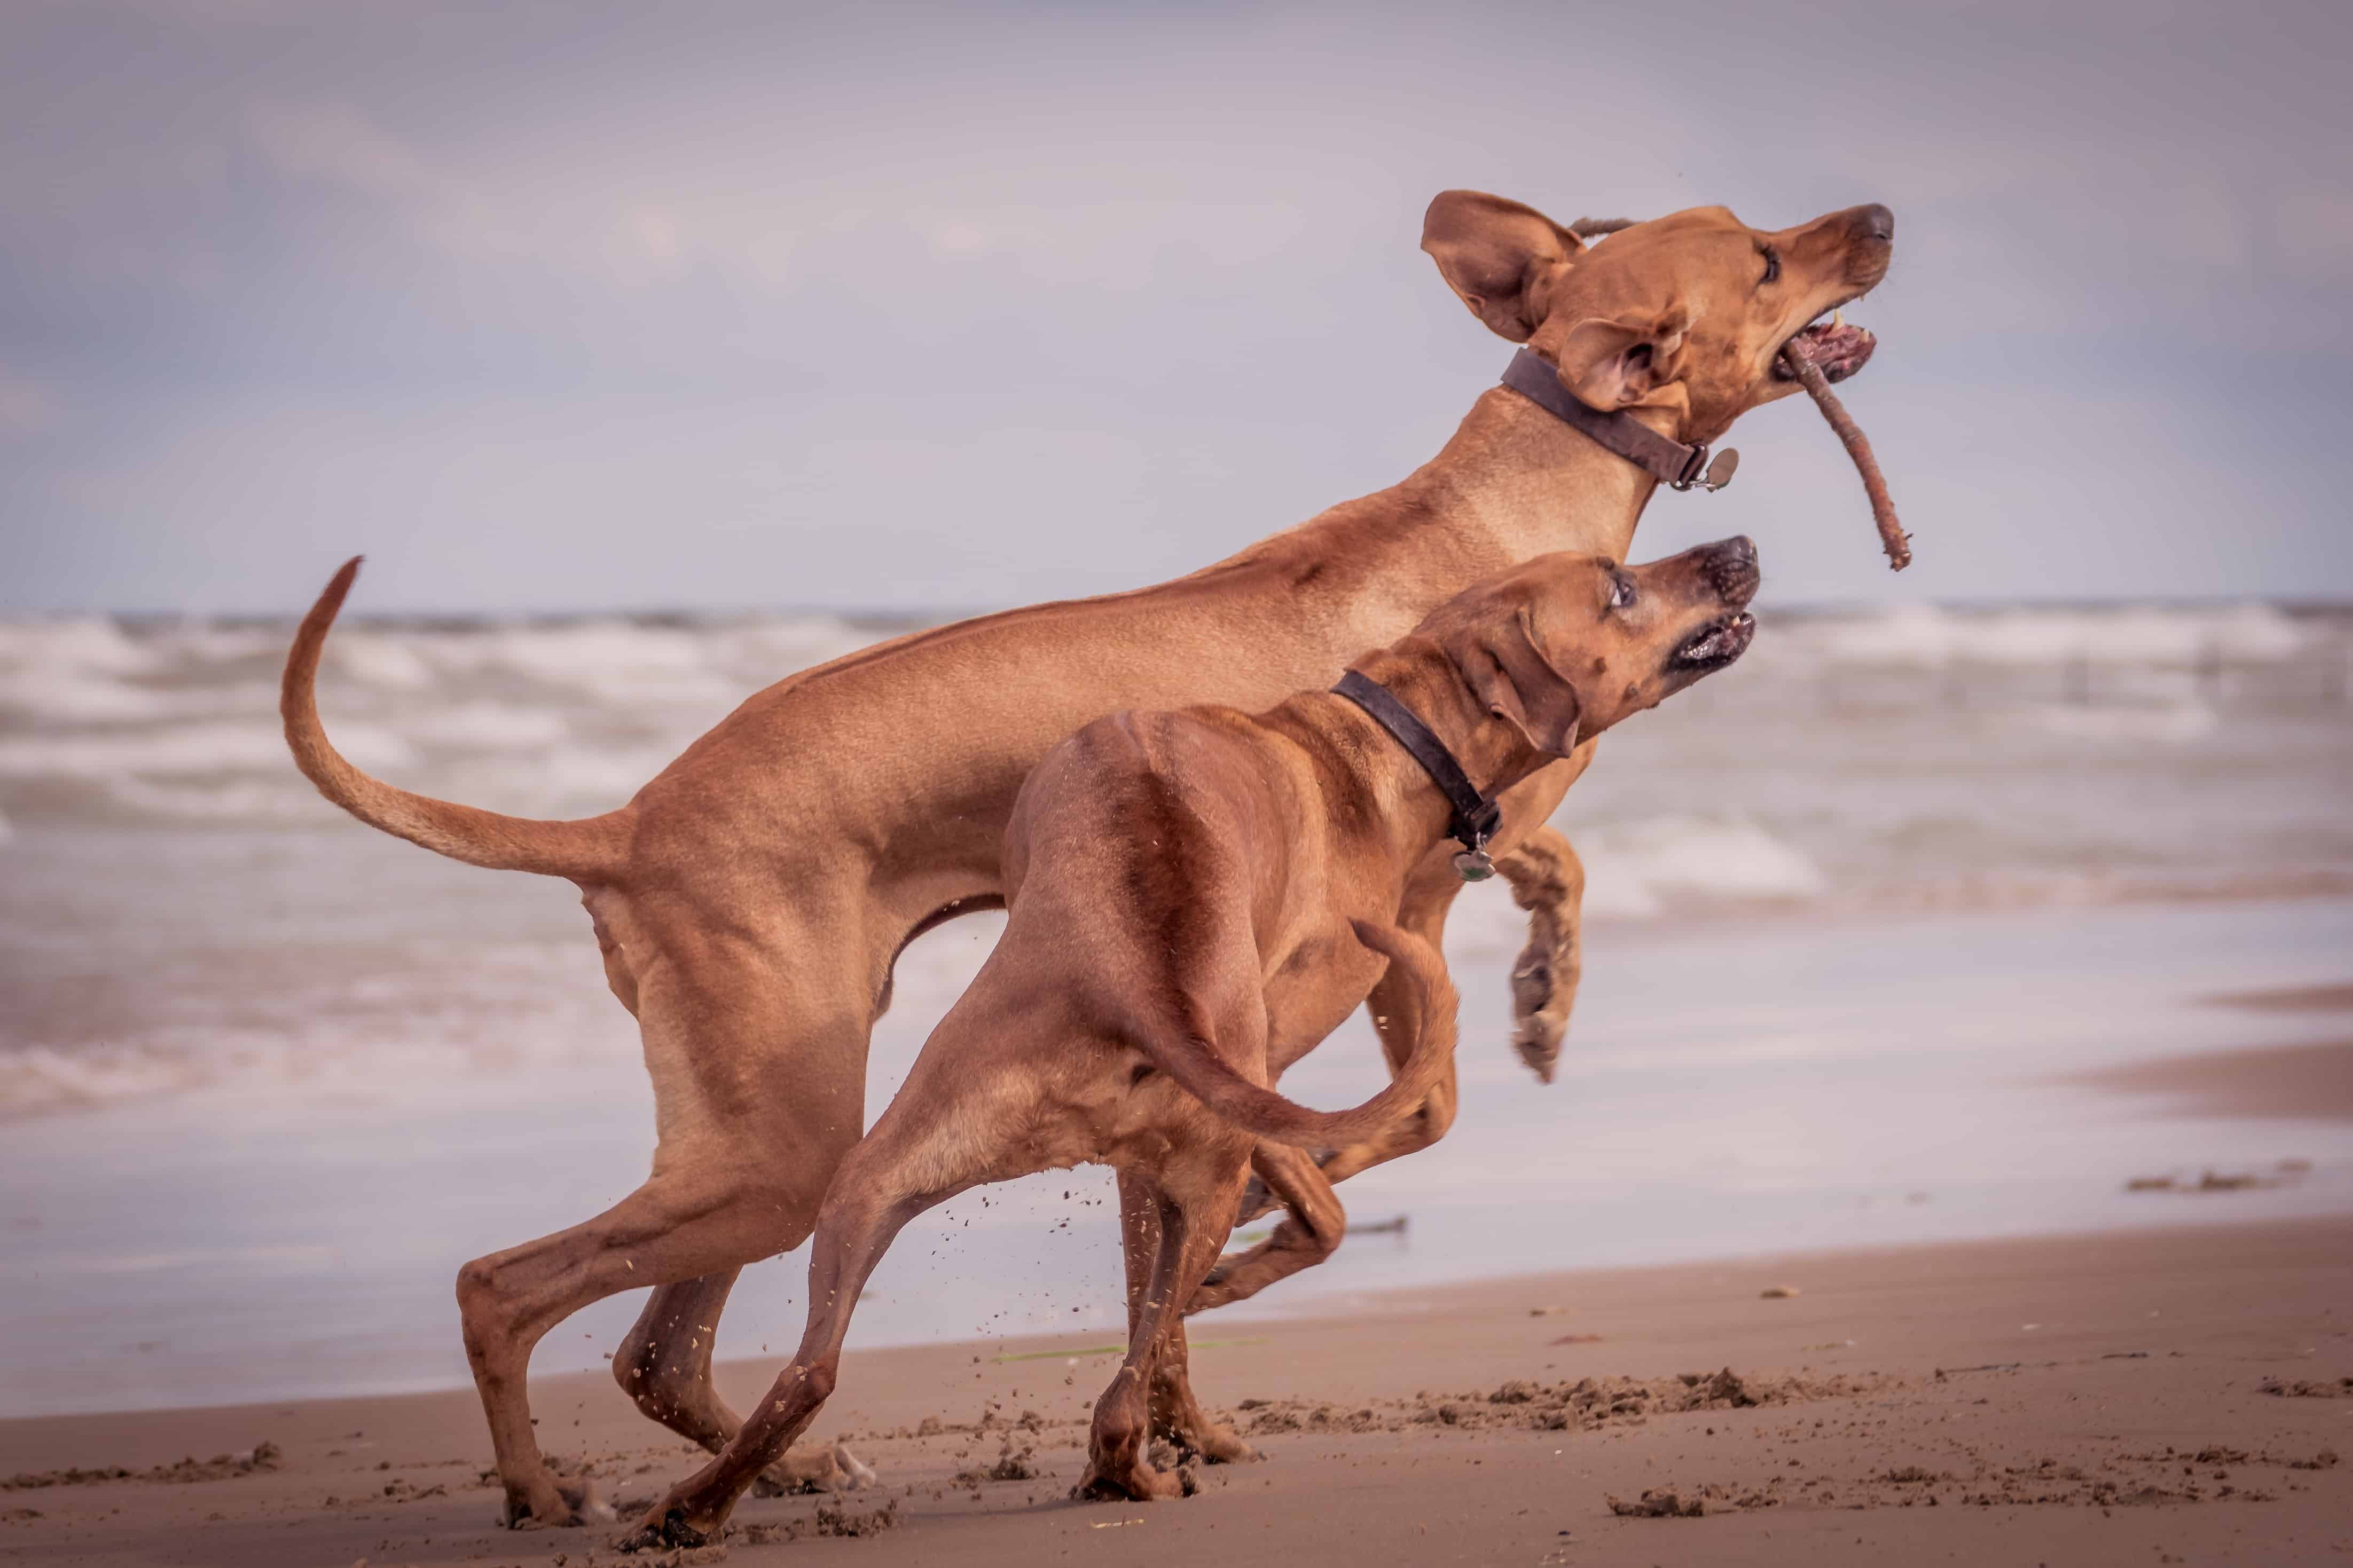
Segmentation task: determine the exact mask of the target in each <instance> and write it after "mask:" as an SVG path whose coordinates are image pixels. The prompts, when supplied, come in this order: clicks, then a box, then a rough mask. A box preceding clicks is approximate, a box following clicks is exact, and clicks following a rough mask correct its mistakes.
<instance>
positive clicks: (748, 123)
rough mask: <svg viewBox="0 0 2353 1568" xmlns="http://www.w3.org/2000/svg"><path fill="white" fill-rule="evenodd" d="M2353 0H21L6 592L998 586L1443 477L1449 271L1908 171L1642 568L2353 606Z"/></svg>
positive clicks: (416, 600)
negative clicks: (1458, 249) (1654, 563)
mask: <svg viewBox="0 0 2353 1568" xmlns="http://www.w3.org/2000/svg"><path fill="white" fill-rule="evenodd" d="M2348 58H2353V8H2348V7H2347V6H2345V5H2341V4H2337V5H2260V4H2258V5H2244V4H2240V5H2204V4H2167V3H2165V0H2154V3H2147V0H2136V3H2133V4H2124V3H2122V0H2098V3H2094V4H2057V5H2053V4H2051V3H2049V0H2036V3H2033V4H2025V3H2019V0H1994V3H1992V4H1989V5H1971V6H1966V7H1964V6H1953V5H1891V4H1887V3H1885V0H1819V3H1801V4H1789V3H1775V4H1761V5H1751V4H1736V5H1708V4H1700V3H1695V0H1654V3H1647V4H1644V5H1622V4H1611V5H1572V4H1545V5H1526V6H1493V5H1476V4H1472V5H1464V4H1460V3H1457V0H1446V3H1443V4H1437V3H1429V4H1420V5H1383V6H1366V5H1348V6H1331V7H1318V6H1309V5H1222V6H1219V5H1187V6H1181V7H1167V8H1143V7H1137V6H1130V5H1075V4H1072V5H1039V6H1003V5H954V6H944V7H939V8H935V9H928V8H911V7H902V6H885V5H857V6H839V7H827V6H818V5H783V4H774V3H757V0H745V3H730V0H691V3H681V4H669V5H643V4H639V3H636V0H629V3H621V4H558V3H553V0H549V3H539V4H522V3H516V4H508V5H480V4H443V3H440V0H403V3H401V4H397V5H393V4H382V5H375V4H371V5H358V4H352V5H335V4H331V3H327V0H12V3H10V4H9V5H7V6H6V8H5V13H0V467H4V468H5V472H0V543H4V544H5V561H6V563H7V564H6V567H5V570H0V608H14V609H26V608H35V609H40V608H67V607H121V608H151V609H190V610H281V611H282V610H288V609H292V608H295V607H299V606H300V605H301V604H303V603H304V602H306V601H307V600H308V598H309V597H310V595H311V594H312V593H313V592H314V591H315V589H316V588H317V586H318V584H319V583H320V582H321V581H322V579H323V578H324V576H325V575H326V574H327V573H328V572H329V571H330V570H331V569H332V566H333V564H334V563H336V562H337V561H339V560H340V559H341V558H342V557H343V556H345V555H347V554H350V553H353V552H359V551H365V552H368V554H369V555H370V557H371V563H372V565H371V572H370V574H369V576H368V578H367V579H366V580H365V582H364V584H363V587H362V604H363V605H364V607H365V608H368V609H507V608H537V609H554V608H596V607H609V606H652V605H680V606H712V607H724V606H748V605H842V606H881V605H901V606H908V605H940V606H961V605H998V604H1006V603H1014V602H1020V601H1026V600H1032V599H1039V598H1045V597H1053V596H1060V595H1072V594H1082V593H1091V592H1097V591H1102V590H1106V589H1113V588H1119V587H1125V586H1129V585H1133V584H1139V583H1143V582H1148V581H1152V580H1154V579H1156V578H1159V577H1164V576H1167V575H1170V574H1175V573H1177V572H1181V571H1185V570H1187V569H1190V568H1191V567H1193V566H1196V565H1198V564H1200V563H1204V562H1207V561H1209V560H1211V559H1213V558H1215V557H1216V556H1218V555H1220V554H1222V553H1224V552H1228V551H1229V550H1230V549H1232V548H1234V547H1236V546H1238V545H1240V544H1241V543H1244V542H1247V541H1249V540H1250V539H1253V538H1256V537H1258V536H1260V535H1261V534H1264V533H1266V532H1269V531H1273V530H1275V529H1277V528H1281V527H1283V526H1287V525H1288V524H1290V523H1292V522H1294V521H1298V520H1300V519H1302V518H1303V517H1306V516H1308V515H1310V514H1312V513H1313V512H1314V511H1316V510H1320V509H1321V508H1323V507H1324V506H1325V505H1328V504H1330V503H1331V502H1333V501H1335V500H1340V499H1342V498H1344V497H1346V496H1349V495H1354V494H1357V493H1361V492H1363V491H1366V490H1370V489H1377V488H1379V487H1381V486H1383V485H1386V484H1388V483H1390V482H1392V481H1394V480H1395V479H1398V478H1399V477H1401V476H1402V475H1403V474H1405V473H1406V472H1407V471H1409V469H1410V468H1412V467H1413V466H1414V465H1416V464H1417V463H1419V461H1421V460H1422V459H1423V458H1426V457H1428V456H1429V455H1430V453H1432V452H1434V451H1435V450H1436V449H1437V447H1438V446H1439V445H1440V442H1441V441H1442V440H1443V439H1444V437H1445V436H1446V434H1447V432H1448V431H1449V430H1450V429H1451V427H1452V426H1453V424H1454V422H1455V421H1456V420H1457V419H1458V418H1459V417H1460V416H1461V413H1462V411H1463V410H1464V409H1466V408H1467V407H1468V406H1469V405H1470V403H1471V401H1472V398H1473V397H1474V396H1475V395H1477V394H1478V393H1479V392H1480V390H1481V389H1482V387H1484V386H1485V385H1487V384H1490V383H1491V382H1492V381H1493V378H1494V376H1495V375H1496V374H1498V373H1499V372H1500V371H1501V369H1502V367H1503V364H1504V361H1505V359H1506V358H1507V356H1508V350H1507V349H1506V347H1505V345H1504V344H1503V343H1502V342H1499V341H1497V340H1495V339H1494V338H1493V337H1490V336H1489V335H1488V334H1487V333H1486V331H1484V330H1483V329H1482V327H1481V326H1480V325H1479V324H1478V323H1477V322H1476V321H1473V320H1472V317H1471V316H1470V314H1469V313H1468V312H1467V311H1465V310H1463V309H1462V308H1461V305H1460V304H1459V303H1457V302H1456V300H1454V299H1453V298H1452V296H1451V295H1450V294H1448V293H1447V291H1446V289H1445V288H1444V286H1443V285H1442V284H1441V283H1440V280H1439V278H1438V276H1437V273H1436V270H1435V269H1434V268H1432V267H1431V266H1430V262H1429V260H1428V258H1425V257H1424V256H1422V255H1421V254H1420V253H1419V250H1418V249H1417V241H1418V238H1419V224H1420V217H1421V211H1422V208H1423V206H1424V205H1425V204H1426V203H1427V201H1428V200H1429V198H1430V195H1432V194H1433V193H1434V192H1436V191H1438V190H1440V189H1442V188H1444V187H1447V186H1451V185H1469V186H1475V187H1480V188H1483V189H1487V190H1493V191H1497V192H1501V193H1504V194H1505V195H1511V196H1514V197H1517V198H1520V199H1522V200H1525V201H1528V202H1530V203H1533V204H1535V205H1537V206H1540V207H1542V208H1544V209H1546V211H1548V212H1550V213H1551V214H1553V216H1556V217H1557V218H1560V219H1562V220H1563V221H1566V220H1567V219H1569V218H1572V217H1575V216H1578V215H1580V214H1587V213H1590V214H1597V215H1618V214H1630V215H1634V216H1648V215H1655V214H1659V213H1662V212H1666V211H1670V210H1672V209H1675V208H1680V207H1684V206H1690V205H1698V204H1702V203H1723V204H1725V205H1730V206H1731V207H1733V208H1734V209H1735V210H1736V212H1738V213H1739V214H1740V215H1741V216H1743V217H1744V218H1746V219H1747V220H1748V221H1750V222H1752V223H1756V224H1759V225H1762V226H1783V225H1786V224H1789V223H1793V222H1796V221H1799V219H1802V218H1806V217H1810V216H1813V215H1815V214H1817V213H1820V212H1821V211H1824V210H1826V209H1829V208H1832V207H1839V206H1844V205H1850V204H1852V203H1855V202H1859V201H1865V200H1881V201H1885V202H1887V203H1888V204H1890V205H1892V206H1894V209H1895V211H1896V214H1897V220H1898V241H1897V249H1896V263H1895V269H1894V275H1893V276H1892V278H1891V279H1890V280H1889V282H1888V284H1887V285H1886V286H1885V287H1883V289H1881V290H1879V291H1878V292H1877V293H1875V294H1874V295H1873V297H1872V298H1871V299H1870V300H1868V301H1867V302H1866V304H1865V305H1864V306H1863V307H1862V309H1861V310H1856V311H1853V312H1851V314H1852V315H1853V316H1854V317H1855V318H1856V319H1860V320H1862V321H1866V322H1867V323H1868V324H1870V325H1871V326H1873V327H1874V328H1875V329H1877V330H1878V331H1879V332H1880V333H1881V338H1882V344H1881V350H1880V354H1879V357H1878V359H1877V361H1876V362H1875V363H1873V365H1872V367H1871V368H1870V369H1869V370H1868V371H1867V372H1865V373H1864V374H1863V375H1862V376H1861V377H1859V378H1858V379H1857V380H1855V381H1854V382H1852V383H1851V384H1849V385H1848V387H1847V389H1846V391H1847V401H1848V405H1849V406H1850V407H1851V408H1852V409H1853V410H1854V412H1855V413H1856V415H1857V416H1859V417H1860V419H1861V420H1862V423H1863V425H1864V426H1865V428H1866V429H1868V430H1869V431H1870V432H1871V434H1872V436H1873V438H1874V441H1875V442H1876V444H1877V447H1878V448H1879V451H1880V455H1881V457H1882V459H1883V463H1884V465H1885V467H1886V468H1887V470H1888V473H1889V475H1890V477H1891V479H1892V482H1893V486H1894V491H1895V495H1896V499H1897V500H1898V502H1899V504H1900V505H1901V507H1902V508H1903V510H1904V511H1905V517H1906V519H1907V521H1909V523H1910V525H1911V526H1912V528H1913V531H1914V532H1915V547H1916V549H1917V552H1918V563H1917V564H1915V566H1914V567H1913V568H1912V570H1911V571H1909V572H1907V573H1905V574H1903V575H1902V576H1901V577H1890V575H1889V574H1888V573H1887V572H1886V570H1885V567H1884V565H1883V563H1882V562H1881V560H1880V557H1879V552H1878V550H1877V546H1876V544H1875V542H1874V540H1873V533H1872V529H1871V524H1870V521H1869V518H1868V515H1867V513H1866V511H1865V509H1864V506H1863V502H1862V496H1861V493H1860V489H1859V487H1858V485H1857V484H1856V482H1855V479H1854V478H1853V475H1852V471H1851V470H1850V469H1849V468H1847V467H1846V465H1845V463H1844V460H1843V458H1841V455H1840V453H1839V452H1838V449H1837V447H1836V445H1835V443H1834V441H1833V440H1832V438H1831V436H1830V434H1829V432H1828V430H1827V429H1826V428H1825V427H1824V426H1823V425H1822V424H1821V422H1820V419H1818V418H1817V417H1815V416H1814V414H1813V412H1812V411H1811V409H1810V407H1809V406H1808V405H1806V404H1805V403H1804V401H1803V400H1802V399H1799V400H1792V401H1789V402H1785V403H1782V404H1778V405H1774V406H1773V407H1771V408H1769V409H1767V410H1765V411H1763V412H1762V413H1760V414H1758V415H1757V416H1752V417H1751V418H1750V419H1748V420H1747V421H1746V422H1744V424H1743V425H1742V426H1741V427H1740V430H1739V433H1738V435H1737V437H1736V441H1737V444H1738V445H1739V446H1740V447H1742V448H1743V453H1744V456H1745V458H1746V465H1745V466H1744V468H1743V469H1742V472H1741V478H1740V482H1739V483H1738V484H1737V485H1736V486H1735V487H1734V488H1733V489H1730V490H1728V491H1726V492H1725V494H1723V495H1721V496H1716V497H1700V496H1697V495H1692V496H1672V495H1662V497H1661V498H1660V499H1659V500H1657V501H1655V502H1654V503H1653V505H1652V507H1651V512H1650V514H1649V517H1648V520H1647V521H1646V522H1645V525H1644V531H1643V538H1642V542H1641V544H1639V545H1638V547H1637V553H1638V554H1651V553H1660V552H1664V551H1666V550H1668V549H1670V548H1673V547H1675V546H1677V545H1679V544H1680V543H1683V542H1688V541H1690V540H1693V539H1697V538H1706V537H1715V536H1717V535H1720V534H1723V533H1727V532H1730V531H1735V530H1745V531H1748V532H1751V533H1753V534H1755V535H1756V536H1757V538H1758V540H1759V541H1760V542H1761V543H1762V546H1763V549H1764V552H1765V560H1766V564H1767V578H1768V582H1769V583H1770V584H1771V586H1772V590H1773V592H1774V595H1775V596H1777V597H1778V598H1780V599H1782V600H1784V601H1785V602H1787V601H1790V600H1808V601H1821V600H1848V601H1856V600H1871V601H1875V600H1886V599H1892V598H1916V597H1938V598H1981V597H1992V596H2000V597H2017V596H2024V597H2109V596H2117V595H2198V596H2206V595H2233V594H2244V593H2269V594H2288V595H2304V596H2324V595H2336V596H2346V595H2353V545H2349V544H2348V531H2347V522H2346V511H2347V502H2346V500H2345V499H2344V497H2345V484H2346V479H2345V477H2344V474H2343V472H2342V467H2341V461H2340V459H2339V458H2338V456H2337V454H2338V453H2339V451H2340V450H2341V447H2342V444H2343V436H2342V431H2341V426H2342V423H2343V420H2344V418H2345V416H2347V414H2348V411H2353V409H2348V405H2353V326H2348V318H2349V317H2353V312H2348V304H2353V93H2349V92H2348V91H2347V89H2346V88H2345V85H2344V82H2343V80H2342V73H2343V71H2344V69H2345V67H2346V62H2347V60H2348Z"/></svg>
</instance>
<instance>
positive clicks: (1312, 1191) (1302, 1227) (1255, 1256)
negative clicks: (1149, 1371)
mask: <svg viewBox="0 0 2353 1568" xmlns="http://www.w3.org/2000/svg"><path fill="white" fill-rule="evenodd" d="M1250 1166H1251V1169H1252V1170H1254V1171H1255V1172H1256V1173H1257V1175H1258V1180H1259V1181H1260V1182H1261V1183H1262V1184H1264V1185H1265V1187H1266V1188H1267V1190H1268V1191H1270V1192H1271V1193H1272V1194H1274V1195H1275V1196H1276V1197H1277V1198H1279V1199H1280V1200H1282V1206H1283V1208H1284V1210H1285V1213H1284V1214H1283V1216H1282V1221H1281V1222H1280V1223H1278V1224H1277V1225H1276V1226H1275V1227H1274V1234H1273V1235H1272V1236H1271V1237H1267V1238H1266V1239H1265V1240H1264V1241H1261V1242H1260V1243H1259V1244H1258V1245H1257V1246H1256V1247H1251V1248H1250V1250H1249V1251H1248V1252H1234V1253H1228V1254H1227V1255H1226V1256H1225V1257H1223V1258H1219V1260H1218V1266H1217V1267H1216V1268H1212V1269H1210V1270H1209V1275H1208V1279H1204V1280H1202V1281H1201V1288H1200V1289H1198V1290H1196V1291H1194V1292H1193V1299H1192V1300H1190V1301H1188V1302H1187V1303H1186V1306H1185V1312H1186V1315H1187V1316H1188V1317H1189V1316H1191V1315H1192V1314H1193V1313H1195V1312H1206V1311H1208V1310H1209V1309H1211V1308H1212V1307H1223V1306H1227V1305H1229V1303H1232V1302H1235V1301H1247V1300H1250V1298H1251V1297H1252V1296H1255V1295H1257V1294H1258V1293H1259V1292H1260V1291H1261V1290H1263V1289H1266V1288H1267V1287H1268V1286H1270V1285H1271V1284H1273V1283H1274V1282H1275V1281H1276V1280H1278V1279H1289V1278H1290V1277H1291V1276H1292V1275H1293V1274H1296V1273H1298V1272H1299V1271H1300V1270H1301V1269H1303V1268H1314V1267H1315V1266H1316V1265H1317V1264H1319V1263H1321V1262H1323V1261H1324V1259H1325V1258H1329V1257H1331V1256H1332V1254H1333V1253H1334V1252H1335V1251H1337V1250H1338V1249H1339V1247H1340V1237H1342V1236H1343V1235H1344V1234H1345V1233H1346V1230H1347V1227H1348V1216H1347V1214H1346V1213H1345V1211H1344V1210H1343V1209H1342V1208H1341V1206H1340V1197H1339V1194H1336V1193H1335V1192H1334V1191H1333V1190H1332V1183H1331V1181H1330V1180H1329V1179H1328V1178H1327V1177H1325V1175H1324V1173H1323V1171H1322V1170H1320V1169H1319V1168H1318V1167H1317V1166H1316V1163H1315V1162H1314V1159H1312V1158H1311V1157H1309V1155H1308V1154H1307V1152H1305V1151H1304V1150H1301V1149H1293V1148H1289V1147H1287V1146H1285V1145H1283V1144H1281V1143H1261V1144H1259V1145H1258V1147H1257V1148H1256V1149H1255V1150H1253V1151H1252V1152H1251V1154H1250Z"/></svg>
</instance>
